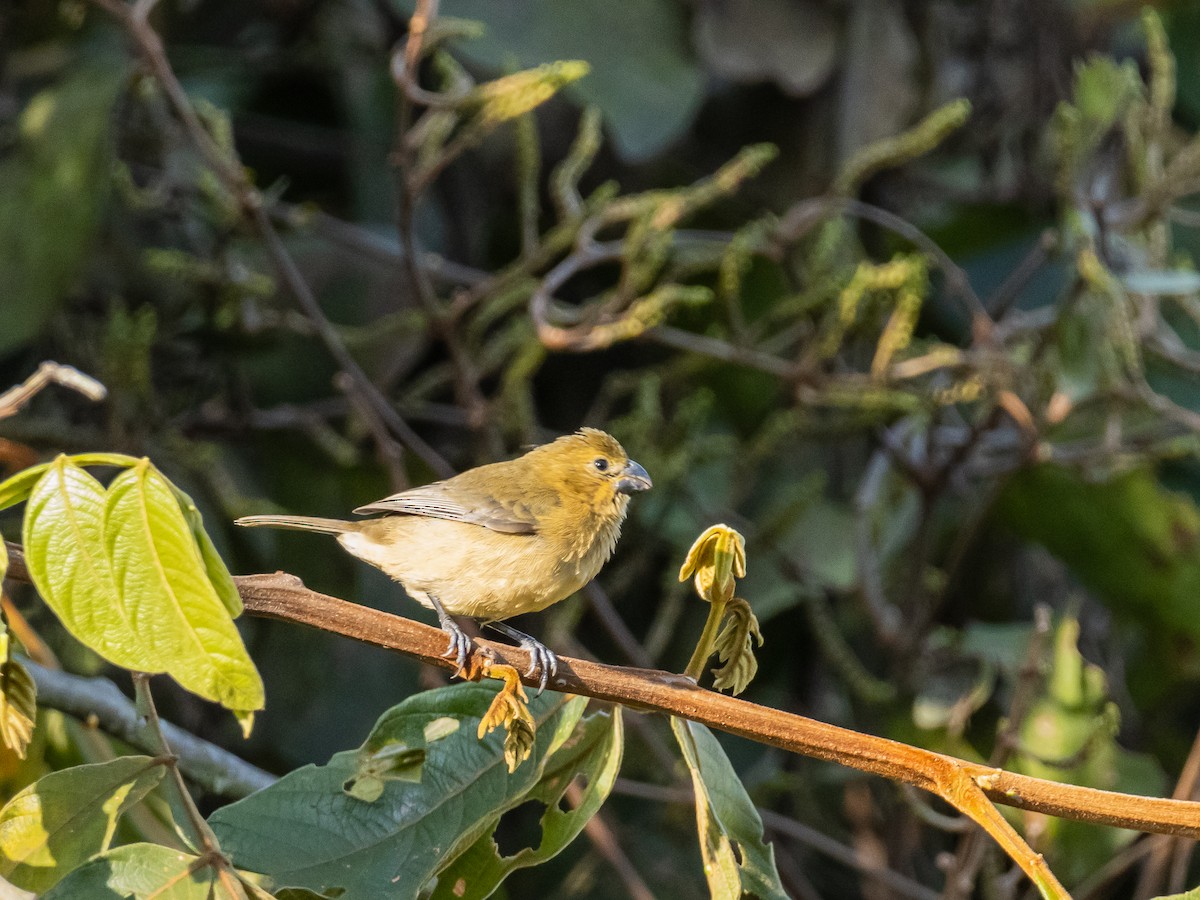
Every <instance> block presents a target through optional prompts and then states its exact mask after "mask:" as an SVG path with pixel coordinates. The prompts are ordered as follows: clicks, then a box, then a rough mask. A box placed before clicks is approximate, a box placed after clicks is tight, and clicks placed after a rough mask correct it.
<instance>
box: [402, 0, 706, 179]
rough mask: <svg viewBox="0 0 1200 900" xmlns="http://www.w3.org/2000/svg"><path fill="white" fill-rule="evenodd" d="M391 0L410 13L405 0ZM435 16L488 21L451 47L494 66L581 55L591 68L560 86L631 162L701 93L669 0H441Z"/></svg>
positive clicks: (688, 116)
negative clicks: (590, 111) (600, 118)
mask: <svg viewBox="0 0 1200 900" xmlns="http://www.w3.org/2000/svg"><path fill="white" fill-rule="evenodd" d="M396 2H397V5H398V6H400V7H401V8H402V9H404V10H405V11H406V12H411V11H412V2H411V0H396ZM439 14H440V15H443V16H453V17H456V18H462V19H475V20H478V21H481V22H483V23H484V24H485V25H486V26H487V31H486V32H485V33H484V36H483V37H482V38H479V39H478V40H473V41H467V42H464V43H462V44H459V45H456V46H455V47H454V53H455V54H456V55H458V56H461V57H463V58H465V59H466V60H468V61H469V62H471V63H472V64H474V65H475V66H481V67H484V68H487V69H490V70H492V71H493V72H502V71H505V70H511V69H513V68H522V69H527V68H532V67H534V66H537V65H540V64H543V63H551V62H556V61H558V60H563V59H573V60H583V61H585V62H587V63H588V65H589V66H590V67H591V73H590V74H589V75H588V77H587V78H584V79H582V80H581V81H579V82H578V83H577V84H573V85H571V86H570V87H569V88H567V90H566V93H567V95H568V96H571V97H574V98H575V99H576V100H577V101H578V102H579V104H580V105H581V106H595V107H597V108H599V109H600V111H601V112H602V113H603V115H604V118H605V121H606V122H607V124H608V126H609V128H610V129H611V132H612V135H613V140H614V143H615V144H616V148H617V151H618V152H619V153H620V154H621V155H622V156H623V157H625V158H626V159H627V160H630V161H637V160H644V159H647V158H649V157H651V156H653V155H655V154H657V153H660V152H662V151H663V150H664V149H666V147H667V145H669V144H670V143H671V142H672V141H674V140H675V139H677V138H678V137H679V136H680V135H681V134H683V132H684V131H686V130H687V128H688V126H689V125H690V124H691V122H692V118H693V117H694V116H695V115H696V113H697V111H698V110H699V109H700V104H701V102H702V101H703V99H704V73H703V72H702V71H701V69H700V67H699V66H698V65H697V64H696V61H695V59H694V58H693V55H692V52H691V48H690V40H689V37H688V34H687V21H686V17H685V14H684V11H683V9H682V8H681V7H680V6H679V5H678V4H677V3H675V2H673V0H623V2H621V3H609V2H605V0H573V2H571V3H562V2H561V0H526V2H523V3H512V2H508V3H497V2H495V0H444V2H443V3H442V4H441V6H440V8H439Z"/></svg>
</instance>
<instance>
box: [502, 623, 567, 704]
mask: <svg viewBox="0 0 1200 900" xmlns="http://www.w3.org/2000/svg"><path fill="white" fill-rule="evenodd" d="M488 626H489V627H491V628H494V629H495V630H496V631H498V632H500V633H501V634H503V635H505V636H506V637H509V638H511V639H512V640H514V641H516V642H517V646H519V647H520V648H521V649H522V650H525V651H526V652H527V653H528V654H529V668H528V669H526V670H525V677H526V678H537V680H538V696H539V697H540V696H541V694H542V691H544V690H546V684H547V682H549V680H550V679H551V678H553V677H554V676H555V675H557V674H558V657H557V656H555V655H554V651H553V650H551V649H550V648H549V647H547V646H546V645H545V644H543V643H542V642H541V641H539V640H536V639H535V638H532V637H530V636H529V635H527V634H526V633H525V632H523V631H518V630H517V629H515V628H513V627H512V626H511V625H509V624H507V623H506V622H489V623H488Z"/></svg>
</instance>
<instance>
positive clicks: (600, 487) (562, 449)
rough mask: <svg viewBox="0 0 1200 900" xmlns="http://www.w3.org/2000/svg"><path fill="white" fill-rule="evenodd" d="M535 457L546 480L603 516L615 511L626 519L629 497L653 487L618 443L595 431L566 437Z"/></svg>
mask: <svg viewBox="0 0 1200 900" xmlns="http://www.w3.org/2000/svg"><path fill="white" fill-rule="evenodd" d="M533 454H536V455H537V456H538V457H540V459H538V465H539V468H540V469H542V472H543V476H544V477H546V478H547V479H548V480H549V481H551V482H552V483H554V484H556V485H557V486H558V487H559V488H560V489H561V490H563V491H564V492H567V493H569V494H571V495H572V496H574V497H577V498H578V499H580V500H582V501H585V502H587V504H588V505H589V506H590V507H591V508H592V510H593V511H594V512H596V513H599V514H602V515H603V514H607V513H608V512H609V510H612V511H614V512H616V513H617V514H618V515H621V516H623V515H624V513H625V507H626V505H627V504H628V503H629V495H630V494H635V493H637V492H638V491H645V490H649V489H650V487H651V486H652V485H653V482H651V480H650V476H649V475H648V474H647V473H646V470H645V469H643V468H642V467H641V466H640V465H639V464H638V463H636V462H634V461H633V460H632V459H630V458H629V456H628V454H626V452H625V448H623V447H622V446H621V445H620V444H619V443H617V439H616V438H614V437H613V436H612V435H611V434H607V433H605V432H603V431H600V430H599V429H596V428H582V429H580V430H579V431H577V432H576V433H575V434H568V435H564V436H563V437H560V438H559V439H558V440H556V441H554V442H552V443H549V444H545V445H544V446H541V447H538V448H537V449H536V450H534V451H533ZM533 454H531V455H533Z"/></svg>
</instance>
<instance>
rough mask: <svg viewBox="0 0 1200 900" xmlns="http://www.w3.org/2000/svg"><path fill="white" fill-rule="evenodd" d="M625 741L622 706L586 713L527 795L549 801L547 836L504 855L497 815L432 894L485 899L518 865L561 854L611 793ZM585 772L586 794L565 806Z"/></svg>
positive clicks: (437, 899) (440, 899)
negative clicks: (572, 805)
mask: <svg viewBox="0 0 1200 900" xmlns="http://www.w3.org/2000/svg"><path fill="white" fill-rule="evenodd" d="M624 743H625V741H624V735H623V732H622V726H621V708H620V707H619V706H616V707H613V708H612V711H611V713H610V712H603V713H596V714H594V715H592V716H589V717H588V718H587V719H585V720H584V722H583V724H582V725H581V727H580V728H579V729H578V730H576V732H575V734H573V735H572V736H571V738H570V740H569V741H568V742H567V743H566V744H565V745H564V746H563V747H562V749H560V750H559V751H558V752H557V753H555V754H554V755H553V756H551V757H550V760H549V762H547V763H546V769H545V772H544V773H543V775H542V779H541V781H539V782H538V783H537V785H536V786H535V787H534V788H533V790H531V791H530V792H529V793H528V794H526V796H525V799H526V800H539V801H541V802H542V803H544V804H545V805H546V812H545V813H544V814H543V815H542V819H541V832H542V839H541V842H540V843H539V844H538V845H537V846H536V847H524V848H522V849H521V850H519V851H517V852H516V853H514V854H512V855H510V856H503V855H501V853H500V848H499V847H498V846H497V845H496V842H495V840H494V835H493V833H492V832H493V829H494V827H495V825H496V824H497V823H498V822H499V819H497V820H495V821H494V822H493V823H492V828H489V829H488V831H487V832H486V833H485V834H482V835H480V837H479V839H478V840H476V841H475V843H474V844H472V845H471V846H470V847H469V848H467V850H466V852H464V853H463V854H462V855H461V856H459V857H458V858H457V859H455V860H454V862H452V863H451V864H450V865H449V866H447V867H446V868H445V869H443V870H442V871H441V872H439V873H438V883H437V888H436V889H435V890H434V892H433V895H432V900H462V898H466V900H470V898H480V900H482V898H484V897H489V896H491V894H492V892H493V891H495V890H496V888H497V887H499V885H500V883H501V882H502V881H503V880H504V879H505V878H506V877H507V876H508V874H509V873H510V872H512V871H513V870H515V869H523V868H525V867H527V866H536V865H539V864H541V863H543V862H545V861H546V860H548V859H551V858H553V857H554V856H556V855H558V853H560V852H561V851H562V850H563V848H564V847H566V846H567V845H568V844H569V843H571V841H573V840H575V838H576V837H578V836H579V832H580V831H582V830H583V826H584V825H586V824H587V822H588V820H589V819H590V818H591V817H592V816H594V815H595V814H596V813H597V812H598V811H599V809H600V807H601V806H602V805H603V803H604V801H605V799H607V797H608V794H609V792H610V791H611V790H612V785H613V782H614V781H615V780H616V777H617V773H618V772H619V771H620V770H621V754H622V750H623V749H624ZM580 775H582V776H583V777H584V779H585V780H586V784H587V786H586V787H585V788H584V793H583V797H582V800H581V802H580V804H579V805H578V806H577V807H575V808H574V809H571V810H568V811H564V810H563V809H561V808H560V807H559V801H560V800H562V797H563V794H564V793H566V790H567V787H568V786H569V785H570V784H571V782H572V781H574V780H575V778H576V777H577V776H580Z"/></svg>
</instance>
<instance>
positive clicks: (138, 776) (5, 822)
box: [0, 756, 165, 897]
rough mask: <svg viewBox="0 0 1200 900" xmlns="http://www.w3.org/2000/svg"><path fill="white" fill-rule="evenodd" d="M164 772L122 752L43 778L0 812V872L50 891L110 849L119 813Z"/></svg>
mask: <svg viewBox="0 0 1200 900" xmlns="http://www.w3.org/2000/svg"><path fill="white" fill-rule="evenodd" d="M164 771H165V768H164V766H163V765H162V764H161V763H158V762H155V761H154V760H152V759H151V758H150V757H148V756H122V757H118V758H117V759H114V760H111V761H109V762H105V763H96V764H94V765H86V766H76V767H75V768H73V769H63V770H62V771H60V772H51V773H50V774H49V775H46V776H43V777H42V778H41V779H39V780H38V781H37V782H36V783H34V784H31V785H30V786H29V787H27V788H25V790H23V791H21V792H20V793H19V794H17V795H16V796H15V797H13V798H12V799H11V800H10V801H8V803H7V804H5V806H4V808H3V809H2V810H0V875H3V876H4V877H5V878H7V879H8V880H9V881H11V882H12V883H13V884H15V885H16V886H17V887H21V888H25V889H27V890H31V891H34V892H36V893H39V894H40V893H42V892H43V891H46V890H48V889H49V888H50V887H51V886H53V885H54V884H55V883H56V882H57V881H58V880H59V879H60V878H62V877H63V876H64V875H65V874H66V873H67V872H70V871H71V870H72V869H74V868H76V867H77V866H79V865H81V864H82V863H84V862H86V861H87V860H88V859H89V858H91V857H92V856H94V855H95V854H97V853H101V852H103V851H105V850H107V849H108V847H109V844H110V843H111V841H112V836H113V831H114V830H115V829H116V827H117V819H118V817H120V815H121V814H122V813H123V812H125V810H127V809H129V808H130V807H131V806H133V805H134V804H135V803H137V802H138V801H139V800H141V799H142V798H143V797H144V796H146V794H147V793H149V792H150V790H151V789H153V788H154V786H155V785H157V784H158V783H159V782H160V781H161V780H162V777H163V773H164ZM75 896H80V897H82V896H88V897H90V896H93V895H91V894H77V895H75Z"/></svg>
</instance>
